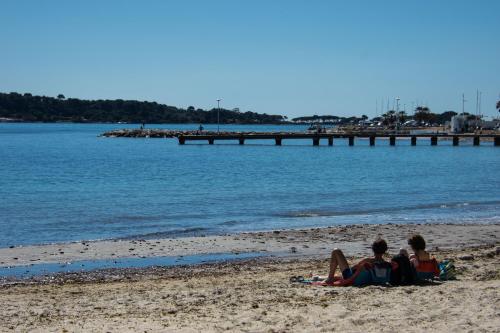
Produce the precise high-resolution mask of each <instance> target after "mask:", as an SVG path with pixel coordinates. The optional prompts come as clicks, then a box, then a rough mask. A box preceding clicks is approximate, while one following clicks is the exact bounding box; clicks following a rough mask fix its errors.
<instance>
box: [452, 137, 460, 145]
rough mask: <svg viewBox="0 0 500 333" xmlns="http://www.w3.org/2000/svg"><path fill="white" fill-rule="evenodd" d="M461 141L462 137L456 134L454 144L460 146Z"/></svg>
mask: <svg viewBox="0 0 500 333" xmlns="http://www.w3.org/2000/svg"><path fill="white" fill-rule="evenodd" d="M459 143H460V137H459V136H456V135H455V136H454V137H453V145H454V146H458V144H459Z"/></svg>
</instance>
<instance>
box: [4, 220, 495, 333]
mask: <svg viewBox="0 0 500 333" xmlns="http://www.w3.org/2000/svg"><path fill="white" fill-rule="evenodd" d="M450 233H453V234H454V233H455V232H454V231H453V228H451V230H450ZM442 241H443V240H442V239H439V238H436V239H435V240H434V241H433V242H431V243H430V244H429V245H430V247H431V248H432V247H435V243H439V242H442ZM498 245H499V243H498V242H497V243H496V245H493V244H492V245H483V246H478V247H473V246H472V247H471V246H469V245H466V246H463V247H457V248H454V249H450V250H444V249H439V250H438V251H435V252H433V255H435V256H436V257H437V259H438V260H442V259H444V258H448V259H452V260H454V262H455V265H456V267H457V277H458V279H457V280H453V281H446V282H443V283H435V284H430V285H423V286H404V287H382V286H367V287H362V288H359V287H318V286H308V285H303V284H300V283H290V282H289V277H291V276H294V275H303V276H306V275H307V274H309V273H310V272H313V273H322V274H325V273H326V271H327V269H328V259H327V258H326V257H323V256H321V257H320V256H318V257H316V258H313V259H312V258H305V257H301V258H263V259H249V260H241V261H236V262H221V263H216V264H201V265H187V266H175V267H150V268H144V269H122V270H116V269H114V270H107V271H94V272H86V273H79V274H64V275H59V276H56V277H54V278H52V279H47V280H44V281H34V282H30V283H26V282H24V283H17V284H11V285H3V286H0V302H2V304H4V306H3V307H2V310H0V313H1V316H0V327H3V328H4V329H5V330H13V331H32V330H35V331H40V332H42V331H59V332H61V331H62V332H75V331H76V332H79V331H106V332H138V331H141V332H160V331H161V332H197V331H204V332H220V331H232V332H233V331H234V332H249V331H251V332H296V331H299V332H326V331H328V332H330V331H334V330H335V331H337V330H341V331H345V332H350V331H356V332H358V331H359V332H380V331H388V332H396V331H405V332H428V331H447V332H451V331H454V332H456V331H460V332H461V331H466V332H467V331H476V330H478V331H482V332H495V331H496V330H497V329H498V327H499V326H500V317H498V308H499V306H500V297H499V296H500V293H499V290H500V274H499V272H500V248H499V247H498ZM347 254H348V261H349V262H350V263H351V264H352V263H353V262H355V261H357V260H359V259H360V257H359V256H355V255H352V253H347ZM443 318H446V320H443ZM381 320H382V321H383V322H384V327H383V328H381V326H380V321H381Z"/></svg>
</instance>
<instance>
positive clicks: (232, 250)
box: [0, 223, 500, 267]
mask: <svg viewBox="0 0 500 333" xmlns="http://www.w3.org/2000/svg"><path fill="white" fill-rule="evenodd" d="M415 232H416V233H421V234H422V235H424V237H425V238H426V239H428V240H429V243H430V244H433V246H434V247H436V248H442V249H449V248H458V247H460V246H465V245H468V246H483V245H490V244H495V243H497V242H498V241H499V240H500V223H440V224H433V223H426V224H421V223H418V224H380V225H376V224H360V225H344V226H330V227H319V228H308V229H286V230H274V231H261V232H242V233H237V234H229V235H214V236H191V237H179V238H159V239H131V240H123V239H115V240H100V241H79V242H70V243H56V244H45V245H29V246H18V247H13V248H0V267H18V266H29V265H36V264H51V263H58V264H66V263H73V262H78V261H88V260H95V261H99V260H112V259H126V258H137V259H139V258H143V259H147V258H154V257H184V256H196V255H211V254H246V253H257V254H258V253H260V254H262V255H266V256H269V255H274V256H279V257H289V256H293V257H307V256H325V255H328V254H329V252H330V251H331V250H332V249H333V248H334V247H338V248H343V249H346V250H347V251H348V252H350V253H352V254H353V255H357V256H363V255H366V254H369V251H367V246H368V247H369V243H370V242H371V241H372V240H373V239H375V238H376V237H378V236H381V237H384V238H386V240H387V241H388V243H389V250H390V251H397V250H398V249H399V248H400V247H406V246H407V245H406V237H407V236H408V235H409V234H411V233H415Z"/></svg>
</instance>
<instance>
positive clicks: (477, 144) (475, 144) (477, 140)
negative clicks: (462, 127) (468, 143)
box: [472, 135, 480, 146]
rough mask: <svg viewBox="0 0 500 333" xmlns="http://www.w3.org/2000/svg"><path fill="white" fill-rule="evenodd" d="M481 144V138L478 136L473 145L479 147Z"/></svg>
mask: <svg viewBox="0 0 500 333" xmlns="http://www.w3.org/2000/svg"><path fill="white" fill-rule="evenodd" d="M479 142H480V139H479V137H478V136H477V135H476V136H475V137H474V139H473V141H472V144H473V145H474V146H479Z"/></svg>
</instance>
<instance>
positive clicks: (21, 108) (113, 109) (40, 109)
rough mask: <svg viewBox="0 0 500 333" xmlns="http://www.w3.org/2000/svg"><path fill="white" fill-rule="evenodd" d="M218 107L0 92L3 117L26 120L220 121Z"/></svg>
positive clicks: (223, 118) (245, 118)
mask: <svg viewBox="0 0 500 333" xmlns="http://www.w3.org/2000/svg"><path fill="white" fill-rule="evenodd" d="M217 111H218V110H217V108H213V109H210V110H203V109H196V108H195V107H193V106H190V107H188V108H187V109H182V108H178V107H175V106H169V105H164V104H159V103H156V102H147V101H144V102H143V101H136V100H122V99H116V100H83V99H78V98H65V96H64V95H62V94H60V95H58V96H57V98H55V97H47V96H35V95H32V94H29V93H26V94H19V93H8V94H7V93H0V119H1V118H4V119H11V120H15V121H24V122H75V123H96V122H103V123H119V122H122V123H149V124H161V123H203V124H210V123H212V124H213V123H217ZM285 121H286V117H284V116H281V115H269V114H266V113H256V112H251V111H246V112H240V111H239V110H238V109H233V110H227V109H223V108H221V109H220V122H221V123H222V124H280V123H283V122H285Z"/></svg>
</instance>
